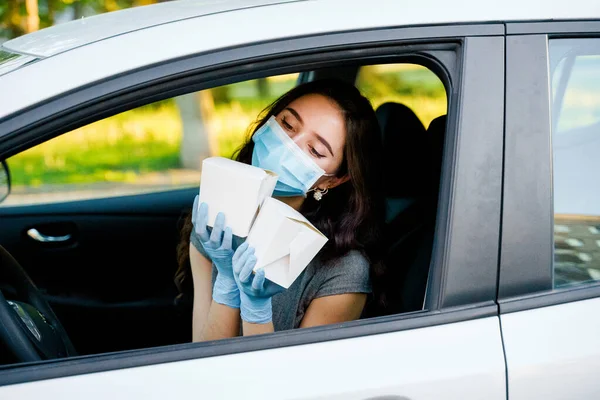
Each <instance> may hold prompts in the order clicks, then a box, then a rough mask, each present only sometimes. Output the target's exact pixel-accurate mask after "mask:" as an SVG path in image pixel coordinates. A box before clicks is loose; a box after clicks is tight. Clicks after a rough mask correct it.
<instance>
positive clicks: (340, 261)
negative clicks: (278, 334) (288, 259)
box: [190, 230, 371, 331]
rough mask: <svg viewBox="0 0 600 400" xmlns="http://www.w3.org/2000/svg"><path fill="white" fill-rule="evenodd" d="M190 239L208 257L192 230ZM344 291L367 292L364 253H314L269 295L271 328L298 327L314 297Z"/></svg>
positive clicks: (235, 240) (239, 240) (236, 240)
mask: <svg viewBox="0 0 600 400" xmlns="http://www.w3.org/2000/svg"><path fill="white" fill-rule="evenodd" d="M190 242H191V243H192V244H193V245H194V247H195V248H196V249H197V250H198V251H199V252H200V254H202V255H203V256H204V257H206V258H207V259H209V260H210V257H209V256H208V255H207V254H206V252H205V251H204V249H203V248H202V245H201V244H200V239H199V237H198V235H196V233H195V232H194V231H193V230H192V234H191V235H190ZM243 242H244V239H242V238H239V237H237V236H234V237H233V247H234V248H237V247H238V246H239V245H240V244H242V243H243ZM216 276H217V269H216V267H215V265H214V264H213V269H212V281H213V285H214V283H215V279H216ZM344 293H371V282H370V278H369V262H368V261H367V259H366V257H365V256H364V255H363V254H362V253H361V252H359V251H357V250H351V251H349V252H348V253H347V254H345V255H344V256H342V257H338V258H336V259H334V260H331V261H330V262H328V263H326V264H323V263H321V262H320V261H319V259H318V257H315V258H314V259H313V260H312V261H311V262H310V264H308V266H307V267H306V268H305V269H304V271H302V273H301V274H300V276H298V278H297V279H296V280H295V281H294V283H293V284H292V285H291V286H290V287H289V288H288V289H287V290H285V291H284V292H282V293H279V294H276V295H275V296H273V299H272V304H273V326H274V327H275V331H283V330H287V329H293V328H298V327H299V326H300V322H301V321H302V318H304V313H305V312H306V310H307V308H308V306H309V305H310V303H311V301H313V300H314V299H317V298H319V297H324V296H331V295H336V294H344Z"/></svg>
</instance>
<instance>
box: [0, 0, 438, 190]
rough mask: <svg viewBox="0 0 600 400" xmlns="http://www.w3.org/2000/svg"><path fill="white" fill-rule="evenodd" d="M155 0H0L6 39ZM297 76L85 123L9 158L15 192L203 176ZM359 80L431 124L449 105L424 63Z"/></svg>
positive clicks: (368, 72)
mask: <svg viewBox="0 0 600 400" xmlns="http://www.w3.org/2000/svg"><path fill="white" fill-rule="evenodd" d="M154 2H155V1H151V0H145V1H141V0H140V1H131V0H127V1H126V0H84V1H72V0H39V1H36V0H8V1H6V0H5V1H4V2H2V3H0V21H2V22H1V25H0V41H3V40H8V39H10V38H14V37H17V36H19V35H22V34H25V33H27V32H31V31H34V30H38V29H43V28H45V27H47V26H50V25H53V24H58V23H67V22H68V21H69V20H73V19H78V18H81V17H89V16H91V15H94V14H99V13H106V12H113V11H116V10H119V9H122V8H127V7H139V6H144V5H147V4H151V3H154ZM34 3H35V4H34ZM32 14H35V15H32ZM297 78H298V74H290V75H284V76H275V77H269V78H264V79H257V80H252V81H245V82H240V83H236V84H232V85H227V86H222V87H219V88H215V89H211V90H205V91H202V92H198V93H193V94H190V95H187V96H182V97H180V98H175V99H168V100H165V101H161V102H157V103H154V104H149V105H146V106H143V107H139V108H136V109H133V110H130V111H127V112H124V113H121V114H118V115H114V116H112V117H109V118H106V119H104V120H100V121H97V122H95V123H92V124H90V125H87V126H83V127H81V128H79V129H76V130H75V131H72V132H69V133H67V134H65V135H62V136H60V137H58V138H55V139H53V140H51V141H49V142H46V143H44V144H42V145H39V146H36V147H34V148H32V149H29V150H27V151H25V152H23V153H21V154H18V155H16V156H14V157H12V158H11V159H9V160H8V163H9V167H10V169H11V175H12V181H13V192H15V193H19V192H31V191H38V192H39V191H42V192H44V191H46V192H47V191H60V190H73V188H77V189H81V188H87V187H90V185H91V184H98V183H115V184H117V183H118V184H129V185H141V186H143V185H146V186H145V188H146V189H147V187H148V186H152V185H155V186H157V187H164V186H165V185H166V186H171V187H172V186H189V185H194V184H197V183H198V182H199V173H198V171H199V167H200V162H201V159H202V158H203V157H206V156H210V155H221V156H225V157H230V156H231V155H232V153H233V152H234V150H235V149H236V148H238V147H239V146H240V145H241V144H242V143H243V141H244V139H245V138H246V137H247V136H246V135H247V132H248V127H249V126H250V125H251V124H252V122H254V121H255V119H256V117H257V115H258V114H259V112H260V111H261V110H262V109H263V108H264V107H265V106H267V105H268V104H269V103H271V102H272V101H273V100H275V99H276V98H277V97H278V96H280V95H281V94H283V93H284V92H285V91H287V90H289V89H290V88H292V87H293V86H294V85H295V84H296V80H297ZM356 85H357V87H358V88H359V89H360V90H361V92H362V93H363V94H364V95H365V96H367V97H368V98H369V99H370V100H371V102H372V104H373V106H374V107H377V106H379V105H380V104H382V103H384V102H386V101H396V102H402V103H404V104H406V105H408V106H409V107H411V108H412V109H413V110H414V111H415V112H416V114H417V115H418V117H419V118H420V119H421V121H422V122H423V125H424V126H425V127H427V126H428V125H429V123H430V122H431V120H432V119H433V118H435V117H437V116H439V115H442V114H445V113H446V108H447V102H446V94H445V90H444V86H443V84H442V83H441V81H440V80H439V79H438V77H437V76H436V75H435V74H433V73H432V72H431V71H430V70H428V69H427V68H424V67H421V66H418V65H414V64H393V65H375V66H368V67H363V68H361V70H360V73H359V77H358V79H357V82H356ZM186 137H187V139H186ZM190 137H191V138H190ZM186 140H187V142H186ZM190 140H191V141H190ZM186 152H187V153H190V152H191V153H192V154H187V155H186V154H185V153H186ZM196 153H197V154H196ZM200 153H202V154H200Z"/></svg>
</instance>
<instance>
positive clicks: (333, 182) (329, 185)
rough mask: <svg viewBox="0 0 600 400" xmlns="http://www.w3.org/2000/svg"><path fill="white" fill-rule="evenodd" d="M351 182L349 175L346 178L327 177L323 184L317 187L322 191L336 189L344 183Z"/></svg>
mask: <svg viewBox="0 0 600 400" xmlns="http://www.w3.org/2000/svg"><path fill="white" fill-rule="evenodd" d="M349 180H350V176H349V175H348V174H346V175H344V176H332V177H327V179H326V180H324V181H323V182H322V183H320V184H318V185H317V187H318V188H319V189H321V190H325V189H333V188H334V187H337V186H340V185H341V184H342V183H346V182H348V181H349Z"/></svg>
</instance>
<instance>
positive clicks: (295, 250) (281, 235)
mask: <svg viewBox="0 0 600 400" xmlns="http://www.w3.org/2000/svg"><path fill="white" fill-rule="evenodd" d="M247 241H248V244H249V245H250V246H252V247H254V251H255V253H254V254H255V256H256V260H257V261H256V266H255V267H254V271H257V270H258V269H260V268H264V270H265V277H266V278H267V279H269V280H271V281H273V282H275V283H277V284H278V285H280V286H283V287H284V288H286V289H287V288H288V287H290V285H291V284H292V283H293V282H294V281H295V280H296V278H297V277H298V276H299V275H300V274H301V273H302V271H303V270H304V268H306V266H307V265H308V264H309V263H310V262H311V260H312V259H313V258H314V257H315V256H316V255H317V253H318V252H319V251H320V250H321V248H323V246H325V243H327V237H326V236H325V235H323V234H322V233H321V232H320V231H319V230H318V229H317V228H315V227H314V226H313V225H312V224H311V223H310V222H309V221H308V220H307V219H306V218H305V217H304V216H303V215H302V214H300V213H299V212H298V211H296V210H294V209H293V208H292V207H290V206H288V205H287V204H285V203H282V202H281V201H279V200H276V199H274V198H268V199H266V200H265V202H264V203H263V205H262V207H261V209H260V212H259V213H258V216H257V217H256V221H254V225H253V226H252V229H251V230H250V234H249V235H248V239H247Z"/></svg>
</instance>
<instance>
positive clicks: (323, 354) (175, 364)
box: [0, 24, 506, 399]
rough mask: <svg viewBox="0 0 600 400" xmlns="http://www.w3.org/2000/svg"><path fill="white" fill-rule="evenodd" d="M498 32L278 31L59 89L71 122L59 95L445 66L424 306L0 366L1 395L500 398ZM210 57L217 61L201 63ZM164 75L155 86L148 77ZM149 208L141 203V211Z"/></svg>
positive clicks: (111, 101)
mask: <svg viewBox="0 0 600 400" xmlns="http://www.w3.org/2000/svg"><path fill="white" fill-rule="evenodd" d="M161 29H162V28H161ZM503 35H504V28H503V26H502V25H496V24H486V25H467V26H462V27H461V26H457V25H452V26H447V27H443V26H433V27H422V28H418V29H417V30H414V29H413V28H397V29H379V30H367V31H364V32H353V33H345V34H344V36H343V37H342V38H340V36H337V35H335V34H331V35H327V34H325V35H319V36H318V37H315V38H312V39H314V40H312V39H311V38H308V39H307V38H305V37H303V38H297V39H286V40H278V41H275V42H271V43H270V44H269V46H263V45H261V44H257V45H248V46H239V47H237V48H235V49H228V50H226V51H222V52H221V51H216V52H213V53H209V54H200V55H196V56H194V57H192V58H190V59H186V60H184V61H185V62H181V61H180V60H176V61H173V62H170V63H163V64H160V65H158V66H156V65H155V66H148V67H147V68H145V69H143V70H136V71H133V72H131V73H128V74H127V76H125V78H126V79H118V80H117V81H110V80H109V81H105V82H98V83H96V84H94V85H91V86H87V87H86V88H85V89H82V90H85V93H83V92H80V93H77V91H76V92H71V93H69V94H67V95H66V96H65V98H63V99H61V104H63V107H66V109H64V110H63V111H64V113H63V116H65V115H66V117H64V119H63V120H62V121H63V123H65V124H68V123H72V121H73V118H75V116H74V115H69V112H68V111H70V110H69V109H68V107H69V106H68V104H70V102H69V100H72V98H67V97H68V96H74V97H77V96H82V97H81V98H80V101H82V100H83V99H84V98H85V96H90V97H88V98H86V99H85V101H86V102H87V103H86V104H88V105H93V106H94V107H98V108H97V109H96V112H97V113H98V114H101V113H102V112H101V108H102V107H106V108H105V110H106V109H108V107H113V108H112V109H111V110H112V112H116V111H117V110H126V109H129V108H131V107H132V104H134V103H132V102H131V98H132V97H133V98H135V99H136V101H137V102H138V103H137V104H138V105H141V104H144V103H148V102H150V101H151V100H157V99H159V98H162V99H164V98H166V96H168V95H169V93H174V92H181V91H187V92H189V91H192V90H198V89H202V88H207V87H214V86H217V84H222V83H223V82H236V81H240V80H242V79H250V78H258V77H264V76H266V75H276V74H283V73H286V72H291V71H299V70H302V71H306V70H311V69H314V68H315V66H319V67H335V66H339V65H344V64H345V63H356V62H357V61H361V60H362V61H361V62H362V63H376V62H378V61H379V62H384V61H386V60H387V61H388V62H389V60H391V59H399V58H402V57H404V58H406V59H411V60H420V62H422V63H424V64H427V65H429V66H431V67H432V68H435V69H436V70H437V71H441V72H440V73H441V74H442V76H443V80H444V83H445V85H446V88H447V90H448V99H449V110H448V125H447V129H446V141H445V147H444V159H443V167H442V168H443V171H442V183H441V187H440V195H439V196H440V201H439V204H440V205H439V209H438V218H437V224H436V230H435V239H434V244H433V255H432V259H431V263H430V272H429V281H428V284H427V293H426V298H425V304H424V305H423V310H422V311H418V312H414V313H408V314H399V315H391V316H384V317H375V318H368V319H362V320H359V321H353V322H349V323H344V324H336V325H330V326H322V327H316V328H308V329H300V330H295V331H290V332H277V333H274V334H269V335H261V336H256V337H250V338H248V337H241V338H233V339H226V340H222V341H218V342H205V343H189V344H179V345H174V346H168V347H158V348H149V349H143V350H131V351H124V352H119V353H112V354H105V355H103V354H99V355H94V356H88V357H81V358H78V359H71V360H53V361H46V362H40V363H34V364H33V365H17V366H5V367H3V368H2V369H1V370H0V384H2V385H3V387H0V396H1V397H2V398H7V399H9V398H22V397H27V396H33V395H34V394H35V393H38V394H39V393H40V392H41V391H43V392H44V393H45V395H46V396H49V397H50V398H61V399H69V398H80V397H82V396H86V397H87V398H106V397H108V396H110V397H113V398H115V397H117V398H119V397H122V398H127V399H133V398H140V399H141V398H148V397H158V396H169V397H178V396H186V395H187V396H189V395H190V393H193V394H197V395H199V396H201V397H206V398H247V399H250V398H260V399H292V398H313V399H317V398H328V399H331V398H339V399H342V398H343V399H351V398H356V399H364V398H377V397H379V398H399V399H401V398H415V399H417V398H418V399H439V398H446V399H453V398H454V399H481V398H488V399H505V398H506V381H505V363H504V355H503V348H502V340H501V335H500V324H499V322H500V321H499V318H498V314H497V311H498V309H497V305H496V303H495V298H496V291H497V265H498V264H497V263H498V254H499V251H498V246H499V243H500V242H499V229H498V227H499V222H500V205H501V203H500V200H501V197H500V195H501V177H502V152H501V151H499V150H498V149H499V148H500V149H501V148H502V136H503V116H504V37H503ZM366 37H368V38H369V43H368V44H365V43H364V40H365V38H366ZM341 39H343V40H342V42H343V45H340V40H341ZM118 40H119V41H118V43H119V44H118V45H119V46H123V48H122V49H121V50H123V49H125V50H126V49H127V46H128V45H132V43H128V40H127V38H126V37H119V38H118ZM383 43H385V48H382V46H381V45H382V44H383ZM132 48H133V47H132ZM357 49H360V52H357ZM382 49H383V50H382ZM358 54H360V56H358ZM284 55H285V56H284ZM357 57H358V58H357ZM245 58H251V59H252V63H250V64H248V63H247V60H246V59H245ZM216 65H219V66H220V68H219V69H218V70H216V71H215V70H214V69H211V68H210V67H214V66H216ZM224 65H225V66H224ZM242 66H243V68H242ZM201 67H204V69H202V68H201ZM182 68H183V70H182ZM205 71H210V73H211V74H212V75H209V74H208V73H206V72H205ZM159 72H160V74H161V75H157V74H158V73H159ZM169 74H171V79H170V81H169V82H168V84H164V79H162V78H164V77H165V76H168V75H169ZM178 74H179V75H178ZM194 74H195V76H194ZM156 76H158V78H156ZM190 76H192V79H190ZM120 78H123V77H122V76H121V77H120ZM159 79H162V82H163V85H162V86H161V85H157V84H156V81H157V80H159ZM119 85H122V86H119ZM109 89H110V90H109ZM107 93H108V94H107ZM103 96H104V97H103ZM104 100H107V101H104ZM55 105H56V104H55ZM73 108H76V107H73ZM90 108H93V107H90ZM28 111H29V110H28ZM79 111H81V109H79ZM82 112H83V115H78V116H77V117H78V118H83V119H84V120H85V118H88V117H89V118H92V117H91V115H92V114H91V112H90V111H89V110H88V112H90V113H89V114H86V113H85V111H82ZM40 114H42V115H43V112H40ZM38 132H39V134H40V135H42V136H43V134H42V131H40V130H38ZM4 143H8V141H4ZM4 151H5V152H6V151H7V150H6V149H4ZM186 193H187V192H186ZM188 195H189V196H190V199H191V192H189V194H184V193H183V192H182V194H181V197H178V196H175V197H173V200H171V202H169V201H167V202H168V203H169V204H171V205H173V209H172V210H175V209H176V208H177V212H179V208H180V207H182V206H183V205H184V204H189V203H187V202H188V201H189V200H190V199H186V200H185V201H184V200H183V199H184V197H185V196H188ZM180 199H181V200H180ZM121 201H122V200H121ZM179 201H181V203H179ZM122 204H125V203H122ZM149 204H150V202H149V203H148V204H145V206H146V207H147V208H145V209H144V210H145V211H146V212H148V211H149V207H150V205H149ZM143 205H144V203H143V202H142V206H143ZM140 207H141V206H140ZM129 208H134V205H133V204H131V205H130V207H129ZM135 208H138V205H137V203H136V204H135ZM167 209H168V207H167ZM156 212H157V213H158V211H156ZM170 216H171V217H173V216H174V213H172V214H170Z"/></svg>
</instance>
